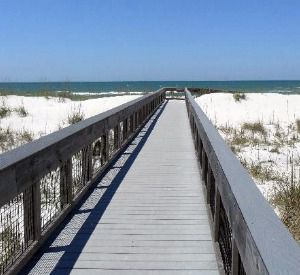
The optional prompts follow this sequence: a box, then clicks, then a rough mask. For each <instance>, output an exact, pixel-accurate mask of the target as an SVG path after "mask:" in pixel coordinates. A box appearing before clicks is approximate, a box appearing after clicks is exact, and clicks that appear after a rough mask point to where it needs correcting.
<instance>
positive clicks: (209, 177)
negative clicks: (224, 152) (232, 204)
mask: <svg viewBox="0 0 300 275" xmlns="http://www.w3.org/2000/svg"><path fill="white" fill-rule="evenodd" d="M212 177H213V173H212V170H211V167H210V165H209V166H208V172H207V185H206V202H207V203H208V204H209V203H210V190H211V185H212Z"/></svg>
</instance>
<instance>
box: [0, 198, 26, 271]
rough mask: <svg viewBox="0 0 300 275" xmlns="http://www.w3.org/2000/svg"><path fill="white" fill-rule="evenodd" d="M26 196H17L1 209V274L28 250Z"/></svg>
mask: <svg viewBox="0 0 300 275" xmlns="http://www.w3.org/2000/svg"><path fill="white" fill-rule="evenodd" d="M23 203H24V196H23V193H21V194H19V195H18V196H16V197H15V198H14V199H13V200H11V201H10V202H9V203H7V204H5V205H3V206H2V207H1V208H0V274H3V273H4V272H5V271H6V270H7V269H8V268H9V267H10V266H11V265H12V264H13V263H14V262H15V261H16V259H17V258H18V256H19V255H21V254H22V252H23V251H24V250H25V249H26V247H27V245H28V243H26V244H25V238H24V206H23Z"/></svg>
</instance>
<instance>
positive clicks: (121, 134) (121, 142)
mask: <svg viewBox="0 0 300 275" xmlns="http://www.w3.org/2000/svg"><path fill="white" fill-rule="evenodd" d="M123 128H124V123H123V121H121V122H120V137H119V138H120V144H123V142H124V133H123Z"/></svg>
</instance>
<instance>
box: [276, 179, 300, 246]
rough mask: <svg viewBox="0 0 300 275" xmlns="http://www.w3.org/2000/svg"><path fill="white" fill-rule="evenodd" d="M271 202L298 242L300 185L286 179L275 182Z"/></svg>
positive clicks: (299, 239) (299, 234) (299, 232)
mask: <svg viewBox="0 0 300 275" xmlns="http://www.w3.org/2000/svg"><path fill="white" fill-rule="evenodd" d="M271 202H272V204H273V205H274V206H275V207H277V208H278V210H279V213H280V217H281V220H282V221H283V223H284V224H285V225H286V226H287V227H288V229H289V230H290V232H291V234H292V235H293V236H294V238H295V239H296V240H298V241H300V183H299V182H295V181H294V180H289V179H288V178H286V179H285V180H283V181H279V182H277V185H276V186H275V192H274V195H273V197H272V199H271Z"/></svg>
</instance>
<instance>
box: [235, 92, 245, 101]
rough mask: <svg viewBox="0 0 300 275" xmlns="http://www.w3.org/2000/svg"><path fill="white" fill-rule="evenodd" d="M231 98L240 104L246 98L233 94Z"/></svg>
mask: <svg viewBox="0 0 300 275" xmlns="http://www.w3.org/2000/svg"><path fill="white" fill-rule="evenodd" d="M233 98H234V100H235V101H236V102H240V101H242V100H246V99H247V97H246V95H245V94H244V93H234V94H233Z"/></svg>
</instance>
